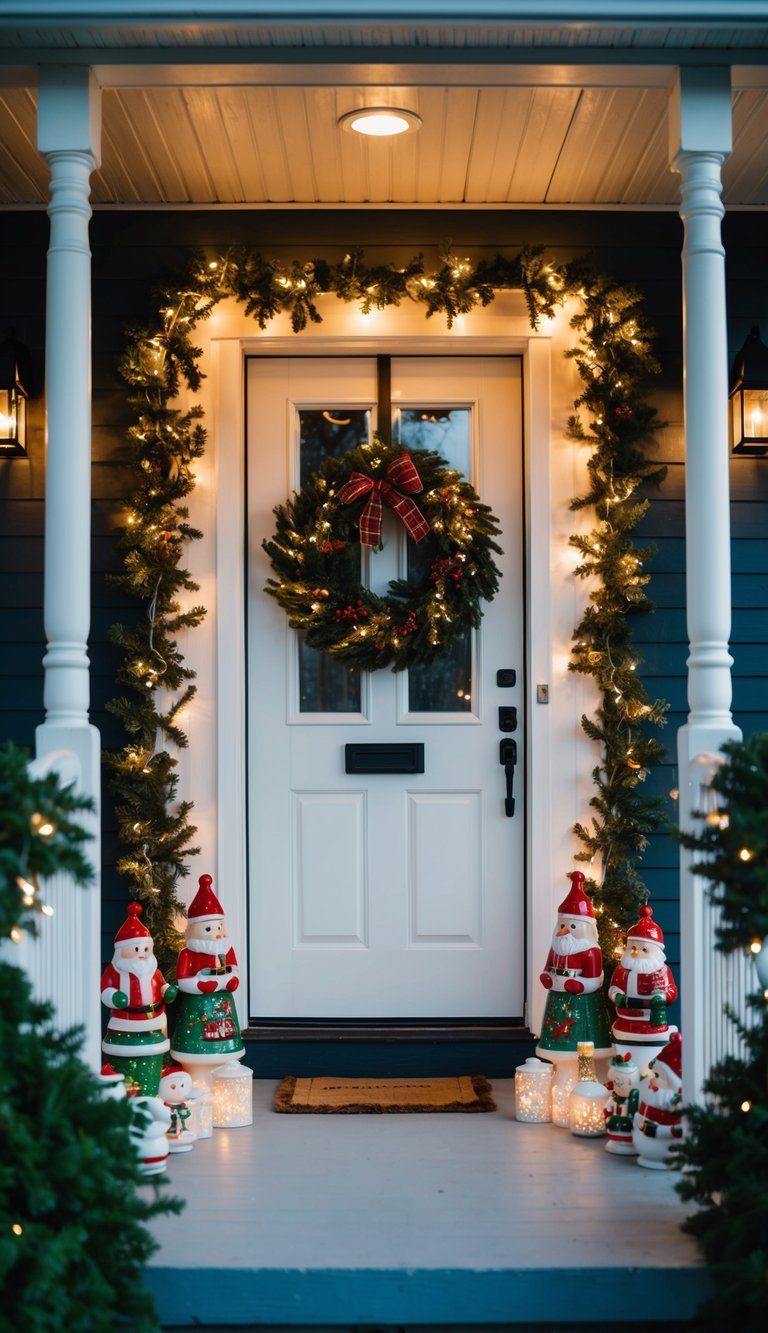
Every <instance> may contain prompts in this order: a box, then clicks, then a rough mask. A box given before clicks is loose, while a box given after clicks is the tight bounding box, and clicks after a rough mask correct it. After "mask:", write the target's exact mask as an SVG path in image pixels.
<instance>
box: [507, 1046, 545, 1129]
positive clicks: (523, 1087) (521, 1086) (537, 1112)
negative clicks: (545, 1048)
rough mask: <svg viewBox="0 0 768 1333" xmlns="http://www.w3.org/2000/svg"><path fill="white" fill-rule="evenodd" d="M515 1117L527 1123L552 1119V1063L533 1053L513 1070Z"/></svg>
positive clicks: (539, 1123) (537, 1123)
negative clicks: (539, 1058) (540, 1058)
mask: <svg viewBox="0 0 768 1333" xmlns="http://www.w3.org/2000/svg"><path fill="white" fill-rule="evenodd" d="M515 1119H516V1120H523V1121H525V1123H526V1124H529V1125H542V1124H545V1123H546V1122H547V1121H548V1120H551V1119H552V1065H550V1064H547V1062H546V1060H538V1059H537V1058H536V1056H535V1055H532V1056H530V1057H529V1058H528V1059H527V1060H525V1061H524V1063H523V1064H521V1065H518V1066H517V1069H516V1070H515Z"/></svg>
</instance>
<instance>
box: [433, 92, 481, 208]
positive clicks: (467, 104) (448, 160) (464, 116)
mask: <svg viewBox="0 0 768 1333" xmlns="http://www.w3.org/2000/svg"><path fill="white" fill-rule="evenodd" d="M477 97H478V94H477V89H476V88H454V89H445V90H444V99H443V125H444V129H443V146H442V156H441V161H440V186H439V193H438V194H436V195H435V196H434V198H435V199H437V200H439V202H440V203H461V202H463V200H464V191H465V188H466V184H467V170H468V167H469V154H470V150H471V148H472V137H473V134H474V129H475V116H476V115H477Z"/></svg>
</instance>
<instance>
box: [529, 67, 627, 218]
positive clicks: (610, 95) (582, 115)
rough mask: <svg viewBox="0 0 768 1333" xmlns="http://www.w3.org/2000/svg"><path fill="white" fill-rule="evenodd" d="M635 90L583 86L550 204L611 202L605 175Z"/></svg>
mask: <svg viewBox="0 0 768 1333" xmlns="http://www.w3.org/2000/svg"><path fill="white" fill-rule="evenodd" d="M634 94H635V90H634V89H596V88H586V89H583V90H582V92H581V94H580V96H579V101H578V104H577V106H576V109H575V112H574V116H573V120H572V122H571V125H570V128H569V131H568V134H567V135H566V138H565V141H564V143H563V151H562V153H561V155H560V159H559V161H558V164H557V167H556V168H555V171H554V174H553V177H552V182H551V185H550V188H549V191H548V194H547V202H548V203H587V202H592V201H594V202H596V203H599V202H612V200H611V199H610V198H609V197H608V195H607V194H606V191H605V187H604V185H603V176H604V175H605V174H606V172H607V170H608V164H609V163H611V162H612V160H613V157H614V154H616V153H617V152H619V150H620V145H621V140H622V137H623V135H624V134H625V133H626V124H627V118H628V115H629V113H630V107H631V105H632V99H633V97H634Z"/></svg>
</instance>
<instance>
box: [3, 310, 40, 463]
mask: <svg viewBox="0 0 768 1333" xmlns="http://www.w3.org/2000/svg"><path fill="white" fill-rule="evenodd" d="M31 371H32V357H31V356H30V353H29V352H28V351H27V349H26V347H23V346H22V344H21V343H19V342H17V341H16V339H15V338H14V337H13V335H12V334H11V335H9V337H7V338H5V339H4V340H3V341H2V342H0V457H11V458H12V457H26V453H27V410H26V408H27V399H28V397H29V394H30V388H31V383H32V374H31Z"/></svg>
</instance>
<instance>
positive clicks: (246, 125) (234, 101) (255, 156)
mask: <svg viewBox="0 0 768 1333" xmlns="http://www.w3.org/2000/svg"><path fill="white" fill-rule="evenodd" d="M227 92H228V96H227V101H226V110H225V111H224V113H223V114H224V124H225V125H226V127H227V130H228V133H229V135H230V137H231V139H232V151H233V153H234V155H235V157H236V159H237V171H238V176H239V178H240V183H241V188H242V194H243V199H244V201H245V202H246V203H252V204H263V203H264V202H265V201H266V199H267V186H266V180H265V176H264V168H263V164H262V145H261V143H260V135H259V134H258V133H257V131H256V126H255V121H254V115H253V111H254V107H253V95H252V94H253V90H252V89H249V88H230V89H228V90H227ZM256 120H258V115H257V116H256Z"/></svg>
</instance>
